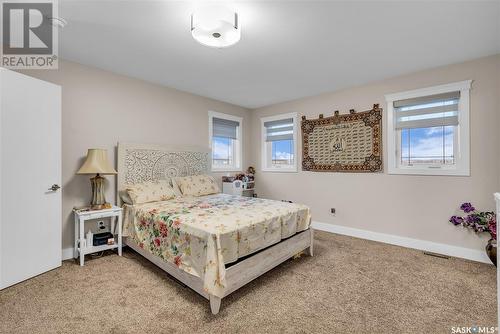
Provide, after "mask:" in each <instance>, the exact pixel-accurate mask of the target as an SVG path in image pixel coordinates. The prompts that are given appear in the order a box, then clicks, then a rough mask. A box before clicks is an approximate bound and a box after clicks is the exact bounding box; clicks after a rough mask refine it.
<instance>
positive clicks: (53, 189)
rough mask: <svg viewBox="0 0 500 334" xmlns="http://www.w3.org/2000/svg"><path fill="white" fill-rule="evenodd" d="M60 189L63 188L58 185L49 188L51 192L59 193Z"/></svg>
mask: <svg viewBox="0 0 500 334" xmlns="http://www.w3.org/2000/svg"><path fill="white" fill-rule="evenodd" d="M59 188H61V187H60V186H59V185H58V184H53V185H52V186H51V187H50V188H49V190H50V191H57V190H58V189H59Z"/></svg>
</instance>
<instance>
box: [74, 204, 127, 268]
mask: <svg viewBox="0 0 500 334" xmlns="http://www.w3.org/2000/svg"><path fill="white" fill-rule="evenodd" d="M73 213H74V216H75V248H74V252H73V257H74V258H75V259H76V258H78V256H80V266H83V264H84V261H85V255H86V254H91V253H96V252H102V251H105V250H108V249H115V248H117V249H118V255H119V256H122V208H120V207H118V206H113V207H112V208H111V209H103V210H82V209H78V208H75V209H73ZM114 217H116V219H117V220H118V235H117V237H115V243H114V244H113V245H101V246H93V245H86V247H80V246H79V245H80V240H84V239H85V229H84V227H85V221H86V220H91V219H100V218H110V219H111V233H112V234H113V236H114V235H115V233H114V232H115V220H114ZM116 239H117V240H116Z"/></svg>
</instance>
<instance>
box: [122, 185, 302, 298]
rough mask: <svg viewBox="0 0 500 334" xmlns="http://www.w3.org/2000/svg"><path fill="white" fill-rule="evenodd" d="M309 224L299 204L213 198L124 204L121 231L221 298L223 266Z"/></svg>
mask: <svg viewBox="0 0 500 334" xmlns="http://www.w3.org/2000/svg"><path fill="white" fill-rule="evenodd" d="M310 221H311V215H310V210H309V208H308V207H307V206H304V205H301V204H295V203H286V202H281V201H273V200H266V199H260V198H250V197H241V196H232V195H226V194H214V195H209V196H202V197H176V198H175V199H172V200H169V201H162V202H153V203H145V204H139V205H125V213H124V227H123V230H124V231H123V232H124V236H128V237H130V238H133V239H134V241H135V242H136V243H137V244H138V245H139V247H141V248H143V249H144V250H146V251H148V252H150V253H151V254H153V255H155V256H158V257H160V258H162V259H163V260H164V261H168V262H170V263H172V264H175V265H176V266H177V267H178V268H179V269H181V270H184V271H186V272H188V273H190V274H192V275H195V276H198V277H200V278H201V279H202V280H203V286H204V289H205V291H206V292H208V293H210V294H213V295H215V296H218V297H223V295H224V289H225V264H228V263H231V262H234V261H237V260H238V259H239V258H241V257H244V256H247V255H250V254H252V253H254V252H257V251H259V250H261V249H263V248H266V247H268V246H270V245H273V244H275V243H278V242H280V241H281V240H282V239H285V238H288V237H290V236H292V235H294V234H295V233H297V232H300V231H304V230H306V229H308V228H309V225H310Z"/></svg>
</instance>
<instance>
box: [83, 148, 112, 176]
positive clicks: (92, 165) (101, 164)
mask: <svg viewBox="0 0 500 334" xmlns="http://www.w3.org/2000/svg"><path fill="white" fill-rule="evenodd" d="M76 174H117V172H116V170H115V169H114V168H113V167H111V165H110V164H109V162H108V152H107V151H106V150H105V149H102V148H90V149H89V150H88V152H87V159H86V160H85V162H84V163H83V165H82V167H80V169H79V170H78V172H76Z"/></svg>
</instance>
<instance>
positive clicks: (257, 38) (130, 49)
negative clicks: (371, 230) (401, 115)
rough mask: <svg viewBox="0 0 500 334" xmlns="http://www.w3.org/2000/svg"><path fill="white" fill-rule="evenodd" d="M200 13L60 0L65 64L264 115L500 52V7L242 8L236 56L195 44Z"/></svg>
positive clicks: (330, 4) (274, 4)
mask: <svg viewBox="0 0 500 334" xmlns="http://www.w3.org/2000/svg"><path fill="white" fill-rule="evenodd" d="M205 2H206V1H205ZM196 6H197V4H196V3H194V2H192V1H103V0H100V1H75V0H60V16H62V17H63V18H65V19H66V20H67V21H68V25H67V26H66V28H64V30H63V31H61V42H60V47H61V57H62V58H64V59H68V60H72V61H76V62H79V63H82V64H86V65H90V66H95V67H98V68H102V69H106V70H109V71H113V72H116V73H120V74H124V75H128V76H131V77H135V78H140V79H143V80H146V81H150V82H154V83H158V84H162V85H165V86H169V87H174V88H177V89H180V90H184V91H188V92H191V93H195V94H199V95H202V96H207V97H211V98H214V99H217V100H221V101H226V102H230V103H234V104H237V105H241V106H244V107H248V108H256V107H260V106H264V105H269V104H274V103H278V102H282V101H287V100H292V99H297V98H300V97H305V96H311V95H316V94H320V93H323V92H328V91H334V90H338V89H342V88H346V87H350V86H354V85H360V84H364V83H367V82H372V81H376V80H381V79H384V78H388V77H393V76H396V75H400V74H404V73H410V72H414V71H418V70H421V69H426V68H431V67H436V66H440V65H445V64H451V63H457V62H462V61H465V60H468V59H473V58H478V57H481V56H486V55H491V54H496V53H500V1H489V2H482V1H460V2H457V1H418V2H411V1H400V2H394V1H390V2H382V1H363V2H361V1H350V2H349V1H342V2H341V1H318V2H316V1H258V2H257V1H243V2H232V6H234V7H235V8H236V9H237V11H238V12H239V19H240V22H241V27H242V38H241V41H240V42H239V43H238V44H236V45H235V46H232V47H230V48H227V49H211V48H208V47H205V46H202V45H200V44H198V43H197V42H196V41H195V40H193V38H192V37H191V34H190V13H191V12H192V10H193V9H194V8H195V7H196Z"/></svg>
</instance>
